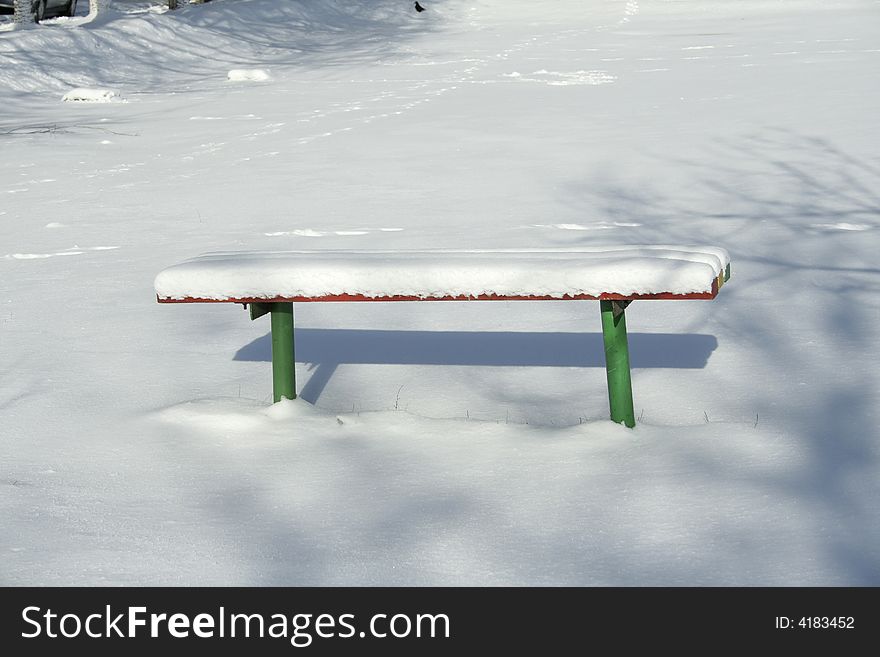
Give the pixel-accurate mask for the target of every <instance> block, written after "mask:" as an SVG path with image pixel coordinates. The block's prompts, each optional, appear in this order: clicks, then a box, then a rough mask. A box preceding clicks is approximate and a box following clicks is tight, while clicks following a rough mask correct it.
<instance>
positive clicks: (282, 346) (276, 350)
mask: <svg viewBox="0 0 880 657" xmlns="http://www.w3.org/2000/svg"><path fill="white" fill-rule="evenodd" d="M267 305H269V306H271V307H270V309H269V312H270V313H271V314H272V390H273V392H274V395H275V401H276V402H279V401H281V399H282V398H286V399H296V374H295V371H294V362H295V361H294V356H293V304H292V303H272V304H267Z"/></svg>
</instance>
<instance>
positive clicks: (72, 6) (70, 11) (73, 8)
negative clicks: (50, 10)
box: [67, 0, 76, 16]
mask: <svg viewBox="0 0 880 657" xmlns="http://www.w3.org/2000/svg"><path fill="white" fill-rule="evenodd" d="M67 15H68V16H76V0H70V5H68V7H67Z"/></svg>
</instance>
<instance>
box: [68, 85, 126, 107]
mask: <svg viewBox="0 0 880 657" xmlns="http://www.w3.org/2000/svg"><path fill="white" fill-rule="evenodd" d="M61 100H62V101H64V102H66V103H120V102H125V99H123V98H122V96H120V95H119V92H118V91H114V90H113V89H87V88H84V87H79V88H76V89H71V90H70V91H68V92H67V93H66V94H64V97H63V98H62V99H61Z"/></svg>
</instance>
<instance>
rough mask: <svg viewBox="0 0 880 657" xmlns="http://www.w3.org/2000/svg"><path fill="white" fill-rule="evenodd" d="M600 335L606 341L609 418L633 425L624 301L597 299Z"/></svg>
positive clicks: (634, 424) (634, 420) (633, 415)
mask: <svg viewBox="0 0 880 657" xmlns="http://www.w3.org/2000/svg"><path fill="white" fill-rule="evenodd" d="M599 304H600V308H601V311H602V338H603V340H604V342H605V372H606V374H607V376H608V400H609V402H610V403H611V420H612V421H614V422H618V423H620V422H622V423H623V424H625V425H626V426H628V427H630V428H632V427H634V426H636V418H635V413H634V412H633V394H632V381H631V380H630V373H629V345H628V344H627V341H626V315H625V314H624V308H625V307H626V306H627V305H629V304H628V302H626V301H622V302H621V301H600V302H599Z"/></svg>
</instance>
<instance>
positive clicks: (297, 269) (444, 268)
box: [155, 245, 730, 427]
mask: <svg viewBox="0 0 880 657" xmlns="http://www.w3.org/2000/svg"><path fill="white" fill-rule="evenodd" d="M729 278H730V256H729V255H728V253H727V251H725V250H724V249H721V248H717V247H692V246H662V245H661V246H613V247H594V248H570V249H568V248H558V249H507V250H497V249H496V250H426V251H367V250H365V251H238V252H218V253H208V254H205V255H202V256H199V257H196V258H193V259H191V260H187V261H185V262H182V263H180V264H177V265H174V266H172V267H169V268H167V269H165V270H163V271H162V272H160V273H159V275H158V276H157V277H156V280H155V289H156V295H157V299H158V301H159V303H169V304H170V303H239V304H244V306H245V308H249V311H250V317H251V319H252V320H254V319H257V318H258V317H261V316H263V315H266V314H268V315H270V317H271V327H272V379H273V393H274V400H275V401H276V402H278V401H280V400H281V399H284V398H286V399H295V398H296V380H295V374H294V330H293V304H294V303H304V302H309V303H312V302H319V301H335V302H339V301H350V302H365V301H542V300H557V301H558V300H594V301H599V304H600V311H601V319H602V335H603V341H604V346H605V369H606V375H607V379H608V396H609V402H610V406H611V419H612V420H613V421H614V422H618V423H623V424H625V425H626V426H628V427H633V426H635V416H634V412H633V399H632V384H631V380H630V364H629V347H628V344H627V336H626V316H625V309H626V307H627V306H628V305H629V304H630V303H632V302H633V301H636V300H642V299H714V298H715V296H716V295H717V294H718V291H719V290H720V289H721V286H722V285H723V284H724V283H725V282H726V281H727V280H728V279H729Z"/></svg>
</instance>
